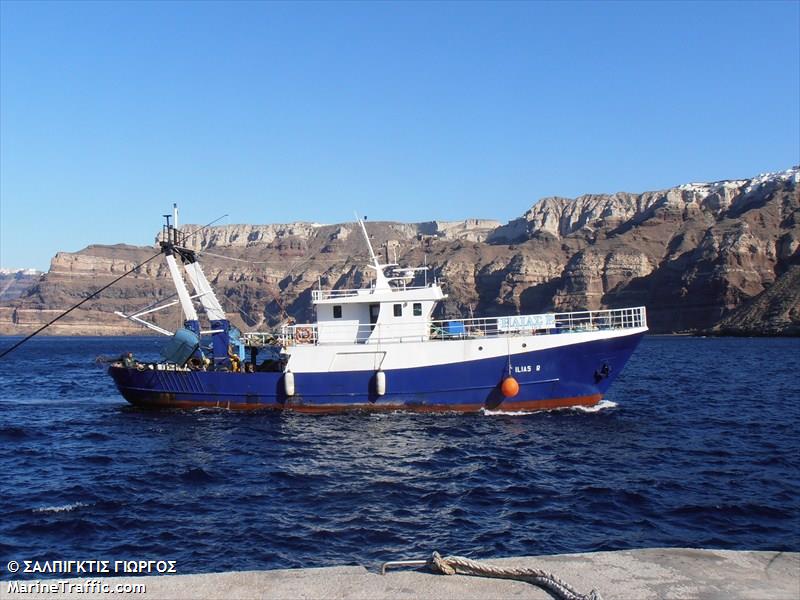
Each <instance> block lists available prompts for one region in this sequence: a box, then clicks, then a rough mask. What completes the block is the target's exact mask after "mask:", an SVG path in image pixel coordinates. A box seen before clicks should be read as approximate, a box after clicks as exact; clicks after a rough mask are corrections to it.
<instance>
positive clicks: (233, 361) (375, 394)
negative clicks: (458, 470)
mask: <svg viewBox="0 0 800 600" xmlns="http://www.w3.org/2000/svg"><path fill="white" fill-rule="evenodd" d="M177 217H178V215H177V209H175V212H174V214H173V215H172V219H173V220H172V222H170V220H169V217H167V223H166V225H165V226H164V229H163V232H162V236H161V241H160V245H161V253H162V254H163V257H164V260H165V261H166V264H167V266H168V268H169V272H170V275H171V277H172V280H173V282H174V284H175V289H176V292H177V298H178V299H177V300H176V301H174V302H171V303H167V304H162V305H159V306H154V307H153V306H151V307H147V308H146V309H143V310H141V311H138V312H136V313H134V314H131V315H127V314H123V313H117V314H119V315H120V316H122V317H125V318H127V319H131V320H133V321H136V322H138V323H140V324H142V325H144V326H147V327H149V328H151V329H153V330H155V331H157V332H158V333H160V334H163V335H165V336H169V337H170V339H169V340H168V341H167V343H166V344H165V347H164V349H163V351H162V358H163V360H161V361H158V362H146V363H142V362H138V361H136V360H135V359H134V358H133V357H132V356H130V355H123V358H121V359H120V360H119V361H115V362H114V363H112V364H111V366H110V367H109V374H110V375H111V377H113V379H114V382H115V383H116V386H117V388H118V389H119V391H120V393H121V394H122V395H123V397H125V399H126V400H128V401H129V402H131V403H132V404H135V405H139V406H145V407H170V408H191V407H219V408H228V409H275V410H293V411H301V412H338V411H346V410H367V411H379V410H411V411H462V412H470V411H481V410H491V411H520V410H524V411H528V410H537V409H552V408H559V407H568V406H593V405H596V404H597V403H599V402H600V401H601V399H602V398H603V394H605V393H606V391H607V390H608V388H609V386H610V385H611V383H612V382H613V381H614V379H615V378H616V377H617V376H618V375H619V373H620V372H621V371H622V369H623V367H624V366H625V364H626V362H627V361H628V359H629V358H630V356H631V354H632V353H633V351H634V350H635V348H636V346H637V345H638V343H639V342H640V340H641V338H642V336H643V335H644V333H645V332H646V331H647V320H646V311H645V308H644V307H635V308H621V309H610V310H597V311H582V312H567V313H545V314H530V315H513V316H497V317H485V318H474V317H473V318H464V319H445V320H438V319H434V318H433V315H434V311H435V309H436V307H437V305H438V304H439V303H440V302H441V301H442V300H443V299H445V298H446V295H445V293H444V291H443V289H442V286H441V285H440V283H439V282H438V281H437V280H436V279H435V278H434V279H433V281H430V282H429V281H428V274H427V273H428V272H427V267H421V268H401V267H400V266H399V265H398V264H395V263H389V262H388V260H386V261H385V262H381V261H380V260H379V259H378V257H377V256H376V255H375V252H374V250H373V247H372V244H371V242H370V239H369V235H368V234H367V229H366V224H365V223H364V222H363V221H362V220H360V219H359V220H358V222H359V225H360V228H361V231H362V233H363V235H364V239H365V242H366V245H367V246H368V248H369V254H370V259H371V264H369V265H367V268H369V269H370V270H371V271H373V274H374V278H373V280H372V282H371V285H369V287H366V288H363V289H332V290H322V289H318V290H313V291H312V301H313V304H314V307H315V309H316V321H314V322H312V323H303V324H297V323H287V324H284V325H283V326H281V327H280V328H278V329H277V330H275V331H269V332H245V333H242V332H240V331H239V330H237V329H236V328H235V327H233V326H232V325H231V323H230V321H229V320H228V318H227V317H226V314H225V311H224V310H223V309H222V306H221V305H220V302H219V300H218V298H217V296H216V295H215V293H214V291H213V289H212V287H211V285H210V284H209V282H208V280H207V279H206V277H205V275H204V273H203V270H202V267H201V265H200V263H199V262H198V255H197V253H196V252H195V251H193V250H191V249H189V248H187V247H186V246H185V244H184V243H183V242H182V239H183V238H182V234H181V233H180V231H179V229H178V227H177V225H178V223H177ZM182 273H184V274H185V275H186V279H187V280H188V282H189V284H190V285H191V287H192V288H193V290H194V293H190V291H189V289H188V288H187V285H186V280H184V278H183V275H182ZM416 282H419V283H420V284H419V285H414V284H415V283H416ZM176 303H179V304H180V306H181V309H182V311H183V315H184V319H185V321H184V325H183V327H182V328H180V329H179V330H178V331H176V332H170V331H168V330H165V329H163V328H160V327H158V326H156V325H154V324H152V323H149V322H148V321H146V320H145V319H144V318H143V317H144V316H145V315H147V314H149V313H152V312H155V311H157V310H161V309H163V308H166V307H168V306H170V305H174V304H176ZM195 303H197V304H198V305H199V307H200V308H201V312H202V313H203V314H204V318H203V325H205V326H206V327H207V329H201V319H200V315H198V312H197V310H196V307H195Z"/></svg>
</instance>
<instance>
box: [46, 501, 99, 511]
mask: <svg viewBox="0 0 800 600" xmlns="http://www.w3.org/2000/svg"><path fill="white" fill-rule="evenodd" d="M85 506H89V504H88V503H86V502H73V503H72V504H63V505H61V506H40V507H39V508H34V509H33V512H35V513H60V512H72V511H73V510H75V509H78V508H83V507H85Z"/></svg>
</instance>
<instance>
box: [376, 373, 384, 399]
mask: <svg viewBox="0 0 800 600" xmlns="http://www.w3.org/2000/svg"><path fill="white" fill-rule="evenodd" d="M375 392H377V394H378V396H383V395H384V394H385V393H386V373H384V372H383V371H376V372H375Z"/></svg>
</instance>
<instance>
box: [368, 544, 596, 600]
mask: <svg viewBox="0 0 800 600" xmlns="http://www.w3.org/2000/svg"><path fill="white" fill-rule="evenodd" d="M423 566H427V567H428V568H429V569H431V570H433V571H435V572H437V573H441V574H442V575H456V574H460V575H472V576H475V577H492V578H494V579H513V580H516V581H527V582H528V583H532V584H534V585H537V586H539V587H540V588H542V589H544V590H545V591H547V592H549V593H551V594H552V595H554V596H555V597H556V598H557V599H558V600H603V598H602V596H600V592H598V591H597V590H592V591H591V592H589V593H588V594H579V593H578V592H576V591H575V590H574V589H573V588H572V587H570V586H569V585H568V584H567V583H566V582H564V581H562V580H561V579H559V578H558V577H556V576H555V575H553V574H552V573H548V572H547V571H542V570H541V569H516V568H505V567H498V566H496V565H489V564H486V563H482V562H478V561H476V560H471V559H469V558H466V557H464V556H445V557H442V556H441V555H440V554H439V553H438V552H434V553H433V555H432V556H431V557H430V558H429V559H428V560H395V561H389V562H385V563H383V565H381V575H385V574H386V570H387V569H388V568H390V567H423Z"/></svg>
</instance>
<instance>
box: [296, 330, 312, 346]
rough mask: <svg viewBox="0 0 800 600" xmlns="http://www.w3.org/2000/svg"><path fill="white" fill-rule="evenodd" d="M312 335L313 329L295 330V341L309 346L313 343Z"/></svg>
mask: <svg viewBox="0 0 800 600" xmlns="http://www.w3.org/2000/svg"><path fill="white" fill-rule="evenodd" d="M312 335H313V332H312V331H311V327H297V328H296V329H295V330H294V340H295V341H296V342H297V343H298V344H307V343H308V342H310V341H311V337H312Z"/></svg>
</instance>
